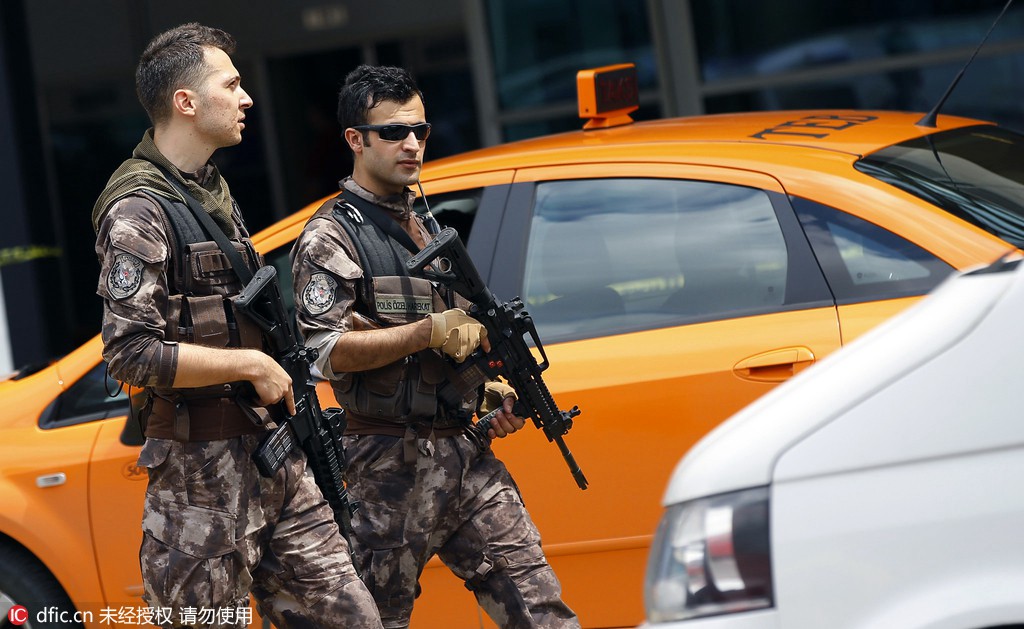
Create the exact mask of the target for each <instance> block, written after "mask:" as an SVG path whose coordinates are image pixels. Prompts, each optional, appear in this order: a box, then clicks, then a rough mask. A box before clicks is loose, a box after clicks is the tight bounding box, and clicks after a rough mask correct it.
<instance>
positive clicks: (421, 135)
mask: <svg viewBox="0 0 1024 629" xmlns="http://www.w3.org/2000/svg"><path fill="white" fill-rule="evenodd" d="M352 128H353V129H358V130H359V131H376V132H377V135H379V136H380V139H382V140H384V141H385V142H401V141H402V140H404V139H405V138H407V137H409V134H410V133H412V134H414V135H415V136H416V139H417V140H419V141H420V142H422V141H423V140H426V139H427V136H429V135H430V123H429V122H421V123H419V124H361V125H358V126H355V127H352Z"/></svg>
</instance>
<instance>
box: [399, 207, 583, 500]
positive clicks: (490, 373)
mask: <svg viewBox="0 0 1024 629" xmlns="http://www.w3.org/2000/svg"><path fill="white" fill-rule="evenodd" d="M435 260H436V261H435ZM427 265H430V266H431V269H430V270H426V267H427ZM406 268H407V269H408V270H409V271H410V272H412V273H418V274H421V275H423V276H424V277H427V278H428V279H431V280H436V281H439V282H441V283H443V284H445V285H446V286H448V288H450V289H451V290H453V291H455V292H456V293H458V294H459V295H462V296H463V297H465V298H466V299H467V300H469V302H470V303H471V304H472V306H471V307H470V309H469V314H470V315H471V316H472V317H473V318H475V319H476V320H477V321H479V322H480V323H482V324H483V326H484V327H485V328H486V329H487V340H488V341H489V342H490V344H491V351H490V352H487V353H484V351H483V349H482V348H478V349H476V350H475V351H474V352H473V353H472V354H470V355H469V357H468V358H467V359H466V360H465V362H463V363H461V364H459V365H458V366H456V367H455V368H454V371H455V373H454V376H453V377H452V378H450V380H452V381H454V382H459V383H460V384H461V385H462V389H463V390H467V389H468V388H470V387H471V386H473V385H477V386H478V385H479V384H482V383H483V382H485V381H487V380H493V379H495V378H496V377H498V376H501V377H503V378H504V379H505V380H506V381H507V382H508V383H509V384H510V385H511V386H512V388H513V389H515V390H516V394H517V395H518V397H519V399H518V400H516V403H515V406H514V407H513V412H514V413H515V414H516V415H518V416H520V417H529V418H530V419H532V420H533V423H534V425H535V426H536V427H537V428H540V429H541V430H543V431H544V436H546V437H547V438H548V441H554V442H555V445H557V446H558V449H559V450H560V451H561V453H562V458H564V459H565V462H566V463H567V464H568V465H569V471H570V472H571V473H572V477H573V479H575V481H576V484H577V485H579V487H580V489H586V488H587V478H586V476H584V475H583V471H582V470H581V469H580V466H579V465H577V463H576V459H574V458H573V456H572V453H571V452H569V448H568V446H566V445H565V440H564V439H562V437H563V436H564V435H565V434H566V433H567V432H569V429H570V428H572V418H573V417H576V416H577V415H579V414H580V410H579V408H578V407H576V406H573V407H572V408H571V409H569V410H568V411H563V410H559V408H558V405H556V404H555V400H554V399H553V398H552V397H551V393H550V392H549V391H548V387H547V385H546V384H545V383H544V379H543V378H542V377H541V372H542V371H544V370H545V369H547V368H548V357H547V354H545V353H544V346H543V345H542V344H541V342H540V337H539V336H538V335H537V328H536V326H534V324H533V318H532V317H531V316H530V314H529V313H528V312H527V311H526V310H524V305H523V301H522V300H521V299H520V298H519V297H516V298H515V299H513V300H512V301H498V299H497V298H496V297H495V296H494V294H493V293H491V291H490V289H489V288H487V285H486V284H484V282H483V280H482V279H481V278H480V273H479V272H477V269H476V265H474V264H473V260H472V259H471V258H470V257H469V253H468V252H467V251H466V246H465V245H463V244H462V240H461V239H460V238H459V234H458V232H456V231H455V230H454V229H452V228H450V227H448V228H445V229H443V230H441V233H439V234H438V235H437V237H435V238H434V240H432V241H430V242H429V243H428V244H427V246H426V247H424V248H423V249H422V250H420V252H419V253H417V254H416V255H414V256H413V257H412V258H410V259H409V260H408V261H407V262H406ZM527 335H529V336H530V338H531V339H533V343H534V345H535V346H536V347H537V351H539V352H540V355H541V359H542V362H541V363H538V362H537V359H536V358H534V356H533V353H532V352H531V351H530V347H529V345H527V343H526V336H527ZM450 384H451V383H449V386H450ZM439 394H440V395H441V396H442V397H444V395H445V392H444V391H441V392H440V393H439ZM495 413H496V411H495V412H492V413H489V414H488V415H486V416H485V417H483V418H481V419H480V421H478V422H477V423H476V425H475V426H473V427H472V428H471V433H470V434H471V436H473V437H474V439H475V440H476V441H477V444H478V445H479V446H480V447H481V448H486V447H487V445H488V443H489V440H488V438H487V431H488V429H489V428H490V422H491V420H492V419H493V416H494V415H495Z"/></svg>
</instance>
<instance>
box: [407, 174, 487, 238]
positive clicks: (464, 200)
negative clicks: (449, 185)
mask: <svg viewBox="0 0 1024 629" xmlns="http://www.w3.org/2000/svg"><path fill="white" fill-rule="evenodd" d="M482 196H483V188H473V189H470V190H459V191H457V192H448V193H444V194H433V195H430V196H429V197H428V198H427V202H428V203H429V204H430V213H431V214H433V215H434V219H436V220H437V223H438V224H439V225H440V226H441V227H451V228H453V229H454V230H455V231H457V232H459V238H461V239H462V242H463V243H465V244H467V245H468V244H469V236H470V232H471V230H472V228H473V220H474V219H475V218H476V211H477V209H479V208H480V198H481V197H482ZM413 210H415V211H416V212H418V213H419V214H423V213H424V212H425V211H426V206H425V205H424V203H423V197H417V199H416V202H415V203H414V204H413Z"/></svg>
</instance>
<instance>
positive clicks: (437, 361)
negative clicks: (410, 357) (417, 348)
mask: <svg viewBox="0 0 1024 629" xmlns="http://www.w3.org/2000/svg"><path fill="white" fill-rule="evenodd" d="M417 357H418V359H419V360H418V361H417V362H416V363H415V364H416V368H417V369H416V370H417V371H418V375H419V377H418V378H415V379H414V378H412V377H410V378H409V379H408V380H407V381H406V386H407V387H408V389H409V415H410V416H412V417H417V418H432V417H433V416H434V415H435V414H436V413H437V385H439V384H441V382H442V381H443V380H444V375H445V371H444V362H443V360H444V359H442V358H441V357H440V356H438V355H437V354H435V353H434V352H432V351H430V350H426V351H422V352H420V353H419V354H417ZM410 371H411V370H410ZM411 375H412V374H410V376H411Z"/></svg>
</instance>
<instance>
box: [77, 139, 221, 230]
mask: <svg viewBox="0 0 1024 629" xmlns="http://www.w3.org/2000/svg"><path fill="white" fill-rule="evenodd" d="M157 164H159V165H160V166H163V167H164V168H165V169H167V172H169V173H171V175H173V176H174V178H175V179H177V180H178V181H179V182H181V183H182V184H183V185H184V186H185V189H186V190H188V191H189V193H190V194H191V195H192V196H193V197H195V198H196V200H197V201H199V204H200V205H202V206H203V209H204V210H206V211H207V213H208V214H209V215H210V216H211V217H213V220H214V221H216V222H217V224H218V225H220V228H221V229H223V230H224V233H225V234H227V235H228V237H229V238H234V237H236V236H237V235H238V232H237V230H236V229H235V223H234V221H233V220H232V219H231V214H232V204H231V192H230V191H229V190H228V182H227V181H225V180H224V178H223V177H221V176H220V171H218V170H217V167H216V166H215V165H214V164H213V162H209V163H208V165H209V168H210V169H211V172H210V176H209V177H207V178H206V181H205V183H204V184H203V185H199V183H198V182H196V181H193V180H192V179H187V178H185V177H182V176H181V172H180V171H179V170H178V169H177V168H176V167H175V166H174V164H172V163H171V162H170V161H169V160H168V159H167V158H166V157H164V155H163V153H161V152H160V150H159V149H158V148H157V147H156V144H155V143H154V142H153V129H149V130H147V131H146V133H145V135H143V136H142V141H141V142H139V145H138V146H136V147H135V150H134V151H132V158H131V159H128V160H125V161H124V162H123V163H122V164H121V165H120V166H119V167H118V168H117V170H115V171H114V174H113V175H111V176H110V180H109V181H107V187H106V188H104V189H103V192H101V193H100V197H99V198H98V199H96V204H95V205H93V208H92V228H93V229H94V230H96V231H98V230H99V225H100V221H101V220H103V215H104V214H106V213H107V210H109V209H110V206H111V205H113V204H114V203H115V202H116V201H119V200H121V199H123V198H124V197H126V196H128V195H130V194H132V193H135V192H139V191H143V190H144V191H146V192H150V193H153V194H158V195H160V196H162V197H165V198H168V199H176V200H179V201H181V202H182V203H184V202H185V199H182V197H181V194H180V193H179V192H178V191H177V190H175V189H174V187H173V186H172V185H171V184H170V183H168V181H167V180H166V179H165V178H164V174H163V173H162V172H160V169H159V168H157V167H156V165H157Z"/></svg>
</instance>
